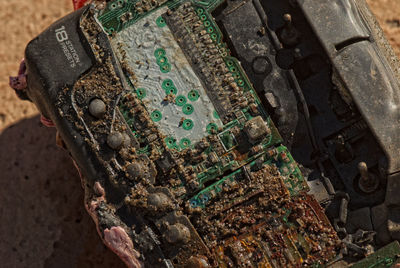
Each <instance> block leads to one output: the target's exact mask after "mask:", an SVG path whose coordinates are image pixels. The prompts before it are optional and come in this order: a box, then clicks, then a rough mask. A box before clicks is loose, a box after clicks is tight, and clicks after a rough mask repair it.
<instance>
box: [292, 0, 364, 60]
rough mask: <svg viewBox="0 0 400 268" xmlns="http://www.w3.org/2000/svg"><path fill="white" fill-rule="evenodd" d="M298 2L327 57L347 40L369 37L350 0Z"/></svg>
mask: <svg viewBox="0 0 400 268" xmlns="http://www.w3.org/2000/svg"><path fill="white" fill-rule="evenodd" d="M298 2H299V4H300V6H301V8H302V9H303V12H304V15H305V16H306V17H307V19H308V20H309V21H310V22H311V24H312V27H313V29H314V31H315V32H316V33H318V35H317V36H318V37H319V38H320V39H321V41H322V43H323V45H324V46H325V48H326V50H327V52H328V54H329V55H334V54H335V53H336V48H335V46H336V45H339V44H341V43H343V42H346V41H349V40H357V39H363V38H364V39H367V38H369V36H370V32H369V30H368V28H366V27H365V24H364V22H363V20H362V19H361V17H360V14H359V12H358V10H357V7H356V5H355V4H354V2H353V1H352V0H329V1H324V0H323V1H321V0H298Z"/></svg>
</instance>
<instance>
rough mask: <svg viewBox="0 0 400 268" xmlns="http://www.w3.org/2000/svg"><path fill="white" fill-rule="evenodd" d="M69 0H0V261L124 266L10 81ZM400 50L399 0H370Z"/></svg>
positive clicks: (63, 156)
mask: <svg viewBox="0 0 400 268" xmlns="http://www.w3.org/2000/svg"><path fill="white" fill-rule="evenodd" d="M70 2H71V1H70V0H58V1H55V0H53V1H50V0H35V1H30V0H13V1H10V0H0V6H1V8H0V20H1V22H2V31H0V99H1V105H0V148H1V149H0V170H1V173H0V174H1V175H0V184H1V185H0V218H1V221H2V222H1V224H0V263H1V265H0V266H1V267H10V268H11V267H32V268H33V267H124V266H123V265H122V263H121V262H120V261H119V260H118V259H117V258H116V257H115V256H114V255H113V254H112V253H111V252H109V251H108V250H107V249H106V248H105V247H104V246H103V244H102V243H101V241H100V239H99V238H98V235H97V233H96V231H95V227H94V224H93V223H92V221H91V219H90V218H89V216H88V215H87V213H86V211H85V210H84V207H83V194H82V192H83V191H82V188H81V186H80V181H79V177H78V175H77V172H76V171H75V169H74V167H73V165H72V163H71V161H70V159H69V157H68V154H67V153H65V152H64V151H62V150H61V149H59V148H57V147H56V146H55V144H54V142H55V131H54V129H47V128H45V127H44V126H42V125H41V124H40V123H39V117H38V115H37V111H36V109H35V107H34V105H32V104H30V103H28V102H22V101H20V100H18V99H17V97H16V96H15V95H14V92H13V91H12V90H10V89H9V87H8V76H9V75H14V74H15V72H16V70H17V68H18V65H19V61H20V59H21V58H22V56H23V51H24V48H25V45H26V43H27V42H28V41H29V40H30V39H32V38H33V37H34V36H36V35H37V34H38V33H40V32H41V31H42V30H44V29H45V27H46V26H47V25H49V24H50V23H51V22H53V21H54V20H56V19H57V18H59V17H61V16H63V15H65V14H66V13H68V12H70V10H72V4H71V3H70ZM368 2H369V3H370V5H371V7H372V9H373V12H375V14H376V15H377V17H378V20H379V21H380V23H381V25H382V26H383V28H384V31H385V33H386V34H387V36H388V38H389V40H390V42H391V43H392V45H393V46H394V47H395V50H396V52H397V53H398V55H399V56H400V1H399V0H369V1H368Z"/></svg>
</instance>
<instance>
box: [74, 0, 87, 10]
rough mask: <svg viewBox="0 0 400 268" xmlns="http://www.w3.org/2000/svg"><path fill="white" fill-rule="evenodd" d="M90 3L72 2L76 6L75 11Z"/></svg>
mask: <svg viewBox="0 0 400 268" xmlns="http://www.w3.org/2000/svg"><path fill="white" fill-rule="evenodd" d="M86 2H88V0H72V3H73V4H74V9H75V10H77V9H80V8H81V7H83V6H84V5H85V3H86Z"/></svg>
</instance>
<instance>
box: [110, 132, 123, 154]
mask: <svg viewBox="0 0 400 268" xmlns="http://www.w3.org/2000/svg"><path fill="white" fill-rule="evenodd" d="M123 142H124V137H123V136H122V134H121V133H120V132H113V133H111V134H109V135H108V137H107V144H108V146H110V148H111V149H114V150H116V149H119V148H120V147H121V145H122V143H123Z"/></svg>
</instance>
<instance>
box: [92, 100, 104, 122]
mask: <svg viewBox="0 0 400 268" xmlns="http://www.w3.org/2000/svg"><path fill="white" fill-rule="evenodd" d="M89 113H90V114H91V115H92V116H94V117H96V118H102V117H103V116H104V114H105V113H106V104H105V103H104V101H102V100H101V99H93V100H91V101H90V103H89Z"/></svg>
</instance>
